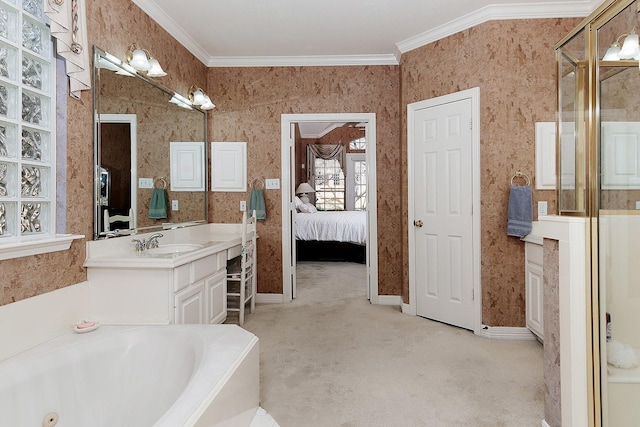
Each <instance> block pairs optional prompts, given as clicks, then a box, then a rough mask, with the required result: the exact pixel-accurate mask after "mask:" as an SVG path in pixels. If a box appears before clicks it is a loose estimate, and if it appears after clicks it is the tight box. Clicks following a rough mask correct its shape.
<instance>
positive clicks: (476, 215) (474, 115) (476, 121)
mask: <svg viewBox="0 0 640 427" xmlns="http://www.w3.org/2000/svg"><path fill="white" fill-rule="evenodd" d="M463 99H471V119H472V122H473V129H472V130H471V139H472V141H471V144H472V147H471V156H472V167H473V171H472V185H473V188H472V199H473V201H472V206H473V207H472V209H473V218H472V221H473V232H472V233H473V236H472V242H473V243H472V244H473V294H474V296H475V299H474V303H473V311H474V313H473V318H474V322H473V324H474V326H473V331H474V332H475V333H478V332H480V331H481V328H482V327H483V326H484V325H482V284H481V280H480V279H481V276H480V252H481V249H480V88H479V87H474V88H471V89H467V90H463V91H460V92H455V93H452V94H449V95H444V96H439V97H436V98H431V99H427V100H424V101H418V102H414V103H411V104H409V105H407V153H410V152H411V145H412V141H413V139H414V135H413V133H414V132H413V120H414V114H415V112H416V111H417V110H420V109H423V108H429V107H434V106H436V105H441V104H445V103H450V102H457V101H461V100H463ZM412 176H413V164H412V162H407V179H408V181H409V182H408V183H407V185H408V198H407V208H408V222H407V224H413V220H414V217H413V211H414V206H413V200H414V192H415V188H414V186H413V180H412ZM409 229H411V228H409ZM408 237H409V304H408V306H407V307H406V309H405V308H404V307H403V313H406V314H411V315H413V316H415V315H416V313H417V307H416V298H415V296H416V294H417V290H416V278H415V271H414V268H412V266H415V262H416V261H415V252H414V251H413V250H412V249H411V248H412V247H413V246H414V236H413V233H412V232H408ZM405 305H406V304H405Z"/></svg>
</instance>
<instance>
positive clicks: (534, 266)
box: [524, 241, 544, 341]
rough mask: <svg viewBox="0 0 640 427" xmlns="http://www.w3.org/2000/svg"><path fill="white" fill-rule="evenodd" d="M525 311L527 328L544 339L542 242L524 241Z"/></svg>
mask: <svg viewBox="0 0 640 427" xmlns="http://www.w3.org/2000/svg"><path fill="white" fill-rule="evenodd" d="M524 252H525V263H526V265H525V274H526V278H525V311H526V321H527V328H529V330H531V332H533V333H534V334H535V335H536V336H537V337H538V338H539V339H540V340H541V341H542V340H543V339H544V323H543V304H542V302H543V295H542V292H543V284H544V272H543V269H542V265H543V263H542V256H543V250H542V244H538V243H537V242H530V241H525V244H524Z"/></svg>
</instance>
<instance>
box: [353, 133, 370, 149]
mask: <svg viewBox="0 0 640 427" xmlns="http://www.w3.org/2000/svg"><path fill="white" fill-rule="evenodd" d="M366 149H367V140H366V139H365V137H364V136H363V137H362V138H358V139H354V140H352V141H349V150H350V151H362V150H366Z"/></svg>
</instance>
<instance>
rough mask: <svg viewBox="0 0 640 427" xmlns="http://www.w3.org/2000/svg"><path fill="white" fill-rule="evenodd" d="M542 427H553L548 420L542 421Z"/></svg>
mask: <svg viewBox="0 0 640 427" xmlns="http://www.w3.org/2000/svg"><path fill="white" fill-rule="evenodd" d="M542 427H551V426H550V425H549V424H548V423H547V421H546V420H542Z"/></svg>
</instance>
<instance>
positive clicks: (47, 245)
mask: <svg viewBox="0 0 640 427" xmlns="http://www.w3.org/2000/svg"><path fill="white" fill-rule="evenodd" d="M83 238H84V235H82V234H56V235H53V236H51V237H49V238H45V239H43V238H42V236H37V238H35V239H34V238H30V237H19V238H18V240H17V241H15V242H12V243H6V244H2V245H0V261H1V260H5V259H13V258H21V257H25V256H32V255H39V254H46V253H49V252H58V251H66V250H68V249H69V248H70V247H71V242H72V241H74V240H76V239H83Z"/></svg>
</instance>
